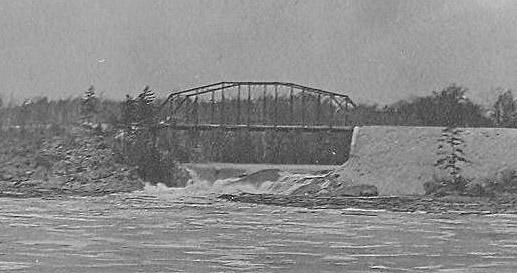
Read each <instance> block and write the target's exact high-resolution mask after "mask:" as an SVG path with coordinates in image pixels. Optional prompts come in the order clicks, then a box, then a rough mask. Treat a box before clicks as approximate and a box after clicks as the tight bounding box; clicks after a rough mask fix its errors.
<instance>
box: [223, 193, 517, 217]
mask: <svg viewBox="0 0 517 273" xmlns="http://www.w3.org/2000/svg"><path fill="white" fill-rule="evenodd" d="M218 198H219V199H224V200H228V201H231V202H242V203H253V204H263V205H274V206H283V207H303V208H308V209H363V210H384V211H392V212H425V213H456V214H462V215H463V214H496V213H505V214H517V196H513V197H498V198H482V197H465V196H445V197H441V198H431V197H428V196H377V197H344V196H334V197H330V196H303V195H275V194H249V193H241V194H223V195H220V196H219V197H218Z"/></svg>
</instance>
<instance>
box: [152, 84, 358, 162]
mask: <svg viewBox="0 0 517 273" xmlns="http://www.w3.org/2000/svg"><path fill="white" fill-rule="evenodd" d="M352 107H355V103H354V102H353V101H352V100H351V99H350V98H349V97H348V96H347V95H345V94H340V93H334V92H330V91H325V90H321V89H317V88H311V87H307V86H302V85H298V84H294V83H284V82H219V83H214V84H210V85H205V86H200V87H196V88H192V89H188V90H183V91H179V92H174V93H172V94H170V95H169V96H168V97H167V99H166V100H165V101H164V102H163V104H162V108H161V111H162V116H164V117H165V118H164V120H163V121H162V122H161V128H162V129H168V130H166V131H169V132H170V133H169V138H170V137H175V138H176V140H181V141H182V142H183V143H181V144H179V145H180V146H181V147H184V148H185V149H186V150H189V149H190V150H192V149H194V150H196V149H197V150H200V152H199V153H202V155H195V156H189V158H187V159H184V160H183V161H199V160H201V161H203V160H204V161H216V162H233V163H283V164H340V163H343V162H344V161H346V159H347V157H348V149H349V142H350V141H349V139H350V138H351V132H352V127H351V126H347V112H348V110H349V109H351V108H352ZM162 131H163V130H162ZM181 132H186V133H187V134H188V135H187V136H185V135H183V136H178V134H180V133H181ZM183 134H184V133H183ZM338 139H339V140H338ZM201 150H202V151H201ZM295 151H296V152H295ZM189 153H190V154H192V152H189ZM203 157H204V158H203Z"/></svg>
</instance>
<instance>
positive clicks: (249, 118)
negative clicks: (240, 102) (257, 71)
mask: <svg viewBox="0 0 517 273" xmlns="http://www.w3.org/2000/svg"><path fill="white" fill-rule="evenodd" d="M251 107H252V105H251V85H248V117H247V120H246V123H247V125H248V127H249V126H250V121H251Z"/></svg>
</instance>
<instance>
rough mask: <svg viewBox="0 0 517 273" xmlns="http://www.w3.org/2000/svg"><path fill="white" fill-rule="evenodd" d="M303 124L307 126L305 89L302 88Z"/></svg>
mask: <svg viewBox="0 0 517 273" xmlns="http://www.w3.org/2000/svg"><path fill="white" fill-rule="evenodd" d="M302 125H303V126H305V89H302Z"/></svg>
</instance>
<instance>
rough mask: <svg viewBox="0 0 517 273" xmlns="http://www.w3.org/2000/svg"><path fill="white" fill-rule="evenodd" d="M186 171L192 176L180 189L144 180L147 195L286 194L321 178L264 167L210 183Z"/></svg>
mask: <svg viewBox="0 0 517 273" xmlns="http://www.w3.org/2000/svg"><path fill="white" fill-rule="evenodd" d="M188 172H189V174H190V176H191V177H192V178H191V179H190V180H189V181H188V182H187V186H186V187H184V188H170V187H167V186H166V185H165V184H162V183H158V184H157V185H151V184H149V183H147V184H146V185H145V188H144V191H145V192H148V193H151V194H168V195H173V196H178V197H187V196H188V197H209V196H215V195H221V194H239V193H253V194H282V195H288V194H290V193H292V192H293V191H295V190H296V189H298V188H300V187H302V186H304V185H306V184H307V183H309V182H310V178H319V177H322V176H319V175H307V174H294V173H290V172H282V171H278V170H264V171H260V172H256V173H253V174H249V175H245V176H241V177H233V178H226V179H219V180H216V181H213V182H211V181H208V180H204V179H202V178H200V177H199V175H198V174H197V173H196V172H194V171H193V170H190V169H188ZM268 172H269V173H271V172H278V179H270V178H268V175H267V173H268ZM257 174H258V175H257ZM260 174H264V175H260ZM251 177H252V178H251Z"/></svg>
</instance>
